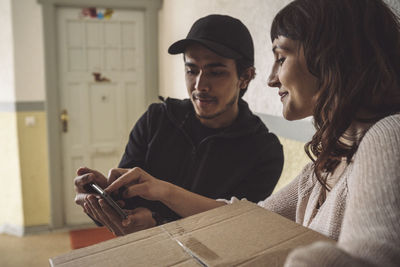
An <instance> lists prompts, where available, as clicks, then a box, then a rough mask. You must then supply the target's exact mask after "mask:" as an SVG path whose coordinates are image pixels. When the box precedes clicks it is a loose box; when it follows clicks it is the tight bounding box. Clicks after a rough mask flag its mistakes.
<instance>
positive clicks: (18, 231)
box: [0, 223, 98, 237]
mask: <svg viewBox="0 0 400 267" xmlns="http://www.w3.org/2000/svg"><path fill="white" fill-rule="evenodd" d="M96 227H98V226H96V225H95V224H94V223H85V224H79V225H70V226H64V227H62V228H52V227H51V226H50V225H35V226H18V225H12V224H7V223H5V224H2V225H0V234H8V235H14V236H19V237H21V236H24V235H31V234H41V233H48V232H58V231H60V232H63V231H70V230H79V229H87V228H96Z"/></svg>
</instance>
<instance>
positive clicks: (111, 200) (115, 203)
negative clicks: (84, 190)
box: [89, 183, 128, 219]
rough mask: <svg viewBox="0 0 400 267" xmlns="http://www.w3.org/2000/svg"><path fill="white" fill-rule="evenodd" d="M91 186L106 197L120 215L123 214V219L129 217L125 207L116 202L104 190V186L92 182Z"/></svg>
mask: <svg viewBox="0 0 400 267" xmlns="http://www.w3.org/2000/svg"><path fill="white" fill-rule="evenodd" d="M89 186H90V187H91V188H92V189H93V190H94V191H95V192H96V193H98V194H99V195H100V196H101V197H102V198H104V199H105V200H106V201H107V203H108V204H109V205H110V206H111V207H112V208H113V209H114V210H115V211H116V212H117V213H118V214H119V216H121V218H122V219H126V217H128V215H127V214H126V212H125V211H124V210H123V209H121V207H120V206H119V205H118V204H117V202H115V201H114V199H113V198H112V197H111V196H110V195H109V194H107V193H106V192H104V190H103V188H101V187H100V186H98V185H97V184H95V183H90V184H89Z"/></svg>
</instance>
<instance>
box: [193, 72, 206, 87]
mask: <svg viewBox="0 0 400 267" xmlns="http://www.w3.org/2000/svg"><path fill="white" fill-rule="evenodd" d="M194 88H195V89H196V90H197V91H206V90H208V89H209V85H208V82H207V77H206V75H205V73H204V72H203V71H199V73H198V74H197V77H196V84H195V86H194Z"/></svg>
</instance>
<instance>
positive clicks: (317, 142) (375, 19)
mask: <svg viewBox="0 0 400 267" xmlns="http://www.w3.org/2000/svg"><path fill="white" fill-rule="evenodd" d="M278 36H284V37H287V38H290V39H292V40H297V41H299V43H300V45H301V46H303V49H304V55H305V58H306V63H307V68H308V70H309V71H310V73H311V74H313V75H314V76H315V77H317V79H318V83H319V91H318V95H317V101H316V105H315V107H314V111H313V123H314V126H315V128H316V133H315V134H314V136H313V138H312V140H311V141H310V142H308V143H307V144H306V145H305V146H304V149H305V151H306V153H307V155H308V156H309V157H310V159H311V160H312V161H313V162H314V166H315V174H316V177H317V179H318V181H319V182H320V183H321V184H322V186H324V187H325V188H326V189H327V190H330V189H329V188H328V186H327V184H326V178H327V175H328V174H329V173H332V172H333V171H334V170H335V168H336V167H337V166H338V164H339V163H340V161H341V159H342V158H344V157H345V158H346V159H347V163H350V162H351V159H352V157H353V155H354V153H355V152H356V150H357V148H358V145H359V143H360V141H361V138H362V136H363V134H362V136H361V137H360V136H355V135H354V136H351V135H347V133H346V136H345V138H346V139H347V140H350V141H352V142H351V145H349V143H347V142H346V144H345V143H343V142H342V141H341V140H340V139H339V138H340V137H342V138H343V136H344V133H345V131H346V130H347V129H348V128H349V127H350V125H351V124H352V123H353V122H355V121H359V122H368V123H374V122H376V121H378V120H380V119H382V118H383V117H386V116H388V115H391V114H395V113H398V112H399V111H400V22H399V17H398V16H397V15H396V14H394V13H393V12H392V11H391V9H390V8H389V7H388V6H387V5H386V4H385V3H384V2H383V1H381V0H296V1H294V2H291V3H290V4H289V5H287V6H286V7H285V8H283V9H282V10H281V11H280V12H279V13H278V14H277V15H276V16H275V18H274V21H273V23H272V27H271V41H273V40H275V39H276V38H277V37H278ZM361 111H362V112H361ZM360 114H370V115H368V116H361V115H360Z"/></svg>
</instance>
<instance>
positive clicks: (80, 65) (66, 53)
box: [57, 8, 146, 225]
mask: <svg viewBox="0 0 400 267" xmlns="http://www.w3.org/2000/svg"><path fill="white" fill-rule="evenodd" d="M80 13H81V10H80V9H78V8H59V9H58V10H57V16H58V17H57V20H58V25H57V27H58V48H59V49H58V60H59V61H58V62H59V77H58V78H59V86H60V105H61V106H60V107H61V109H60V114H61V113H62V112H63V111H65V112H64V113H66V114H67V116H68V121H67V125H66V128H65V129H64V130H63V132H62V133H61V135H62V149H63V151H62V155H63V176H64V177H63V187H64V190H63V191H64V196H63V200H64V209H65V210H64V214H65V223H66V224H67V225H74V224H83V223H87V222H90V220H89V219H88V217H87V216H86V215H85V214H84V213H83V212H82V209H81V208H80V207H78V206H77V205H75V203H74V196H75V193H74V186H73V178H74V177H75V176H76V174H75V173H76V170H77V168H78V167H80V166H87V167H90V168H94V169H97V170H100V171H101V172H103V173H105V174H107V172H108V170H109V169H110V168H112V167H116V166H117V164H118V162H119V160H120V158H121V156H122V153H123V150H124V147H125V144H126V142H127V140H128V134H129V130H130V129H131V128H132V125H133V124H134V123H135V121H136V120H137V119H138V118H139V116H140V115H141V114H142V113H143V112H144V110H145V108H146V107H145V91H144V88H145V85H144V49H145V48H144V15H143V12H141V11H134V10H114V13H113V15H112V17H111V18H110V19H105V18H103V19H98V18H89V17H82V16H81V15H80ZM93 73H99V74H98V75H97V76H98V79H97V81H96V79H95V75H94V74H93ZM101 80H102V81H101ZM60 123H61V121H60Z"/></svg>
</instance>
